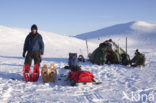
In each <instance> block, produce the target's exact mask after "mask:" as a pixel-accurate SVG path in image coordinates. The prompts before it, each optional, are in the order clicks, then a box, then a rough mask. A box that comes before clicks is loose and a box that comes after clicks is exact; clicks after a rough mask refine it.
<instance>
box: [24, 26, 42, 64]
mask: <svg viewBox="0 0 156 103" xmlns="http://www.w3.org/2000/svg"><path fill="white" fill-rule="evenodd" d="M26 52H27V54H26ZM43 54H44V42H43V39H42V36H41V35H40V34H39V33H38V28H37V25H35V24H34V25H32V27H31V32H30V33H29V34H28V35H27V37H26V39H25V43H24V48H23V57H24V58H25V62H24V64H28V65H29V66H31V63H32V59H34V64H38V66H40V62H41V59H42V56H43ZM25 55H26V57H25Z"/></svg>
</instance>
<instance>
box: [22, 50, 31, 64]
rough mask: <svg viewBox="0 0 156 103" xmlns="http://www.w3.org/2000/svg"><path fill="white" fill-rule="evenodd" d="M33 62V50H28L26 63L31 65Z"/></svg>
mask: <svg viewBox="0 0 156 103" xmlns="http://www.w3.org/2000/svg"><path fill="white" fill-rule="evenodd" d="M31 62H32V52H28V53H27V55H26V58H25V62H24V64H28V65H29V66H31Z"/></svg>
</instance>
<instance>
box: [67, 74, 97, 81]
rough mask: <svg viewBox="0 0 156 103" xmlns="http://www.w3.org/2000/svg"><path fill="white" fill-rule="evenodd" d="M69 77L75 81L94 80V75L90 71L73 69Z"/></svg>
mask: <svg viewBox="0 0 156 103" xmlns="http://www.w3.org/2000/svg"><path fill="white" fill-rule="evenodd" d="M68 78H69V79H70V80H74V81H75V82H93V78H94V75H93V74H92V73H90V72H89V71H77V72H74V71H71V72H69V76H68Z"/></svg>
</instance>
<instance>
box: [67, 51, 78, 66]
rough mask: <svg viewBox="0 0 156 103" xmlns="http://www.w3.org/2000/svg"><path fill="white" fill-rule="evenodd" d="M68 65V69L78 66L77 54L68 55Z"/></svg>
mask: <svg viewBox="0 0 156 103" xmlns="http://www.w3.org/2000/svg"><path fill="white" fill-rule="evenodd" d="M68 65H69V67H76V66H78V59H77V53H69V59H68Z"/></svg>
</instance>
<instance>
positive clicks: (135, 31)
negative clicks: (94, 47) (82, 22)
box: [76, 21, 156, 46]
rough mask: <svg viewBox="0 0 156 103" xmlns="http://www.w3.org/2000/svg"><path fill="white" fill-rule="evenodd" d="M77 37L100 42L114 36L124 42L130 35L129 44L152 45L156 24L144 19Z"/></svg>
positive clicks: (117, 40) (155, 33)
mask: <svg viewBox="0 0 156 103" xmlns="http://www.w3.org/2000/svg"><path fill="white" fill-rule="evenodd" d="M76 37H77V38H80V39H88V40H89V41H93V42H98V43H99V42H102V41H104V40H106V39H108V38H112V39H113V40H114V41H116V42H119V43H120V44H124V43H125V42H124V41H125V37H128V39H129V45H133V46H134V44H135V45H136V44H143V45H151V44H153V43H156V24H150V23H147V22H144V21H136V22H129V23H124V24H117V25H113V26H110V27H107V28H103V29H100V30H96V31H92V32H87V33H83V34H80V35H77V36H76ZM119 39H120V41H119ZM145 41H146V44H145Z"/></svg>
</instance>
